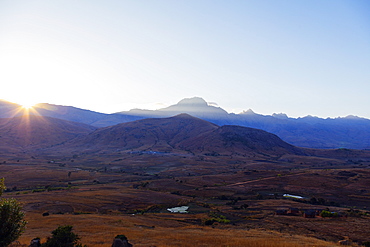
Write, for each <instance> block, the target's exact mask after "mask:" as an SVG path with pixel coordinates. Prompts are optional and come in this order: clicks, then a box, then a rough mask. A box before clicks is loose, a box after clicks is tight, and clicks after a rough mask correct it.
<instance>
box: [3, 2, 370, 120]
mask: <svg viewBox="0 0 370 247" xmlns="http://www.w3.org/2000/svg"><path fill="white" fill-rule="evenodd" d="M369 30H370V2H369V1H367V0H363V1H362V0H347V1H342V0H320V1H295V0H294V1H293V0H281V1H275V0H261V1H248V0H242V1H236V0H235V1H224V0H223V1H218V0H209V1H208V0H186V1H185V0H184V1H181V0H178V1H173V0H166V1H162V0H150V1H149V0H148V1H144V0H135V1H124V0H123V1H112V0H111V1H109V0H108V1H93V0H79V1H72V0H66V1H47V0H38V1H37V0H23V1H22V0H19V1H12V0H2V1H0V83H1V90H0V99H5V100H9V101H12V102H16V103H21V104H31V103H45V102H47V103H52V104H60V105H72V106H76V107H80V108H84V109H90V110H95V111H100V112H106V113H111V112H117V111H122V110H129V109H132V108H146V109H157V108H162V107H165V106H168V105H171V104H175V103H177V102H178V101H180V100H181V99H182V98H189V97H193V96H199V97H203V98H204V99H205V100H206V101H209V102H215V103H217V104H218V105H219V106H220V107H222V108H224V109H225V110H227V111H229V112H237V113H238V112H241V111H242V110H247V109H249V108H251V109H253V110H254V111H255V112H257V113H260V114H266V115H267V114H272V113H280V112H284V113H286V114H288V115H289V116H292V117H300V116H305V115H314V116H319V117H337V116H346V115H350V114H352V115H357V116H362V117H366V118H370V110H369V108H368V106H370V97H369V95H368V94H369V92H370V32H369Z"/></svg>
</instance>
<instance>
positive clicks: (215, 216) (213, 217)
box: [203, 212, 230, 226]
mask: <svg viewBox="0 0 370 247" xmlns="http://www.w3.org/2000/svg"><path fill="white" fill-rule="evenodd" d="M209 216H210V218H206V219H203V225H206V226H210V225H213V224H214V223H216V222H218V223H221V224H229V223H230V220H228V219H227V218H226V216H224V215H221V214H219V213H215V212H210V213H209Z"/></svg>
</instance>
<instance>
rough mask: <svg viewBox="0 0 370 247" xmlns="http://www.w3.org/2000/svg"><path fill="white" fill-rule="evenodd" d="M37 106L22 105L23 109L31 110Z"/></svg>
mask: <svg viewBox="0 0 370 247" xmlns="http://www.w3.org/2000/svg"><path fill="white" fill-rule="evenodd" d="M34 105H35V104H22V108H23V109H26V110H29V109H32V108H33V106H34Z"/></svg>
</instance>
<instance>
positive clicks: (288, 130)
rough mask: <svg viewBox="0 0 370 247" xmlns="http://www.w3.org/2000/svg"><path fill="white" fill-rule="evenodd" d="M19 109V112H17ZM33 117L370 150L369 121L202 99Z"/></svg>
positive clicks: (8, 112)
mask: <svg viewBox="0 0 370 247" xmlns="http://www.w3.org/2000/svg"><path fill="white" fill-rule="evenodd" d="M17 109H18V110H17ZM19 109H20V106H19V105H17V104H14V103H10V102H6V101H0V117H3V118H4V117H12V116H20V115H22V114H23V112H22V111H20V110H19ZM34 110H35V112H37V113H34V114H37V115H41V116H48V117H54V118H59V119H63V120H67V121H74V122H80V123H84V124H88V125H92V126H95V127H107V126H113V125H115V124H119V123H125V122H131V121H135V120H139V119H145V118H165V117H171V116H174V115H177V114H181V113H188V114H190V115H192V116H195V117H198V118H201V119H203V120H206V121H209V122H212V123H214V124H216V125H219V126H222V125H238V126H244V127H251V128H256V129H262V130H265V131H267V132H270V133H273V134H276V135H278V136H279V137H280V138H282V139H283V140H284V141H286V142H288V143H290V144H293V145H295V146H299V147H306V148H325V149H331V148H351V149H370V120H369V119H366V118H361V117H357V116H353V115H349V116H346V117H338V118H326V119H324V118H319V117H313V116H305V117H300V118H291V117H288V116H287V115H286V114H284V113H277V114H273V115H261V114H257V113H255V112H253V110H251V109H250V110H247V111H244V112H242V113H239V114H235V113H227V112H226V111H225V110H223V109H222V108H220V107H215V106H213V105H210V104H208V103H207V102H206V101H205V100H204V99H202V98H200V97H194V98H186V99H183V100H181V101H180V102H179V103H177V104H175V105H171V106H169V107H166V108H161V109H159V110H139V109H134V110H130V111H125V112H119V113H113V114H105V113H98V112H94V111H89V110H83V109H79V108H76V107H71V106H58V105H51V104H39V105H36V106H35V107H34Z"/></svg>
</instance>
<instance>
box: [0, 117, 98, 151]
mask: <svg viewBox="0 0 370 247" xmlns="http://www.w3.org/2000/svg"><path fill="white" fill-rule="evenodd" d="M93 130H95V128H94V127H92V126H89V125H86V124H81V123H75V122H69V121H65V120H60V119H56V118H50V117H41V116H35V115H23V116H21V117H14V118H2V119H0V141H1V142H0V143H1V144H0V148H1V149H3V150H18V151H19V149H25V148H27V149H31V148H42V147H48V146H51V145H55V144H58V143H62V142H65V141H68V140H71V139H73V138H75V137H77V136H79V135H85V134H88V133H90V132H91V131H93Z"/></svg>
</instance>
